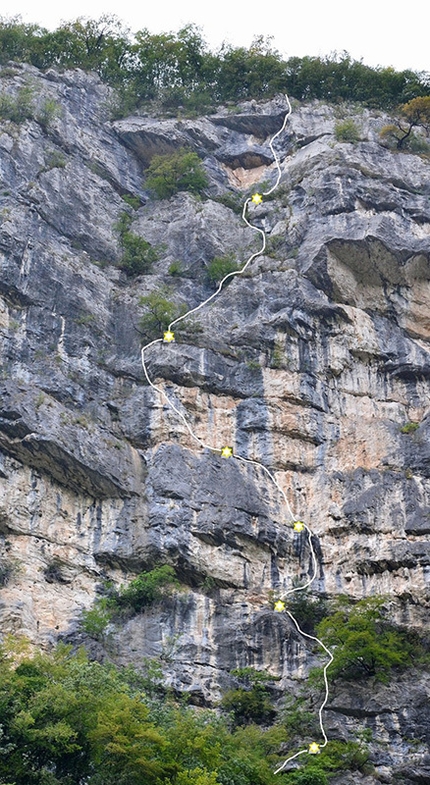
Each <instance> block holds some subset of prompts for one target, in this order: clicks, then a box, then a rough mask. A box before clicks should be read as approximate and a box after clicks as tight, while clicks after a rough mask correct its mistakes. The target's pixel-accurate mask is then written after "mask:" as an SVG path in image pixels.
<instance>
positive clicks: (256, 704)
mask: <svg viewBox="0 0 430 785" xmlns="http://www.w3.org/2000/svg"><path fill="white" fill-rule="evenodd" d="M231 673H232V676H236V678H237V679H238V680H239V684H240V686H239V687H238V688H237V689H232V690H229V691H228V692H226V694H225V695H224V697H223V698H222V700H221V707H222V708H223V709H224V711H226V712H229V713H231V715H232V718H233V721H234V723H235V724H236V725H246V724H248V723H250V722H253V723H257V724H261V723H267V722H270V721H271V720H273V718H274V717H275V715H276V712H275V710H274V708H273V704H272V702H271V700H270V694H269V691H268V689H267V685H268V682H270V681H273V678H271V677H270V676H267V674H265V673H261V672H260V671H256V670H255V669H254V668H240V669H238V670H234V671H231Z"/></svg>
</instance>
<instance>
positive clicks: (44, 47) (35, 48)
mask: <svg viewBox="0 0 430 785" xmlns="http://www.w3.org/2000/svg"><path fill="white" fill-rule="evenodd" d="M9 60H14V61H18V62H27V63H31V64H32V65H34V66H36V67H37V68H41V69H46V68H50V67H51V66H54V67H57V68H83V69H84V70H91V71H96V72H97V73H98V74H99V75H100V77H101V78H102V79H103V80H104V81H106V82H107V83H108V84H110V85H112V86H114V87H115V88H117V89H118V91H117V96H118V97H117V100H116V107H115V113H116V116H117V117H118V116H123V115H124V114H126V113H130V112H132V111H133V110H135V109H136V108H139V107H141V106H143V105H144V104H145V103H147V102H151V101H157V104H158V106H161V107H163V108H164V110H165V111H167V112H169V113H176V114H177V113H185V114H189V115H192V114H196V113H198V112H200V113H201V112H209V111H212V109H213V108H214V107H215V106H216V105H217V104H219V103H222V102H226V101H228V102H232V103H233V104H236V103H237V102H238V101H240V100H243V99H248V98H270V97H272V96H274V95H276V94H277V93H279V92H285V91H286V92H288V93H289V95H291V96H294V97H295V98H297V99H298V100H312V99H321V100H324V101H332V102H343V101H350V102H351V101H352V102H359V103H365V104H367V105H369V106H375V107H380V108H382V107H395V106H398V105H399V104H403V105H405V104H408V103H409V102H410V101H411V100H413V99H416V98H420V97H424V98H425V97H426V96H427V93H428V75H427V74H425V73H424V74H419V73H416V72H414V71H410V70H405V71H400V72H399V71H395V70H394V69H393V68H381V67H377V68H371V67H369V66H366V65H364V64H363V63H362V62H361V61H357V60H353V59H352V58H351V57H350V56H349V55H348V54H347V53H346V52H343V53H341V54H339V55H338V54H335V55H330V56H328V57H290V58H289V59H287V60H284V59H283V58H282V56H281V54H280V53H279V52H278V51H276V49H274V48H273V46H272V44H271V40H270V38H264V37H263V36H258V37H256V38H255V39H254V41H253V42H252V44H251V46H250V47H249V48H246V47H232V46H229V45H226V44H223V45H222V46H221V48H220V49H219V50H218V51H215V52H211V51H209V50H208V47H207V44H206V42H205V41H204V39H203V38H202V35H201V32H200V30H199V29H198V28H197V27H196V26H195V25H186V26H185V27H183V28H181V29H180V30H179V31H178V32H177V33H157V34H155V35H154V34H151V33H150V32H149V30H147V29H143V30H140V31H137V32H136V33H135V35H132V34H131V33H130V31H129V30H128V29H126V28H125V27H124V26H123V25H122V24H121V22H120V21H119V20H118V19H117V18H116V17H114V16H109V15H103V16H102V17H101V18H100V19H98V20H94V19H83V18H80V19H76V20H75V21H71V22H65V23H63V24H61V25H60V26H59V27H58V28H57V29H56V30H54V31H48V30H46V29H45V28H43V27H39V26H38V25H32V24H25V23H23V22H22V21H21V20H20V19H19V18H18V17H15V18H14V19H0V65H1V64H6V63H7V62H8V61H9ZM4 70H5V69H4ZM233 111H235V109H234V108H233Z"/></svg>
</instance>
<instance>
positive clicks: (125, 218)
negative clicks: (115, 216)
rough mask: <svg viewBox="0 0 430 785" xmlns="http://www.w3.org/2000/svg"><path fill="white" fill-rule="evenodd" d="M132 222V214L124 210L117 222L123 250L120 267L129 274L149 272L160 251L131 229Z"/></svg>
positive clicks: (116, 227)
mask: <svg viewBox="0 0 430 785" xmlns="http://www.w3.org/2000/svg"><path fill="white" fill-rule="evenodd" d="M131 223H132V218H131V216H130V215H129V214H128V213H126V212H124V213H121V215H120V218H119V220H118V221H117V223H116V224H115V229H116V230H117V232H118V233H119V237H120V243H121V248H122V250H123V255H122V257H121V261H120V262H119V264H118V267H119V268H120V269H121V270H124V272H125V273H127V275H129V276H134V275H142V274H144V273H148V272H149V271H150V269H151V267H152V265H153V263H154V262H156V261H157V259H158V252H157V251H156V249H155V248H153V247H152V245H151V244H150V243H148V242H147V240H144V238H143V237H139V235H138V234H135V233H134V232H131V231H130V226H131Z"/></svg>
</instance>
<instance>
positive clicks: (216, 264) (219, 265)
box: [206, 253, 239, 284]
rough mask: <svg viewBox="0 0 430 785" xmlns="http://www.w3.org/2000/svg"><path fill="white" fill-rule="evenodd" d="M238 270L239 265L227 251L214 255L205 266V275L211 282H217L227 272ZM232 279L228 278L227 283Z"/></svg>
mask: <svg viewBox="0 0 430 785" xmlns="http://www.w3.org/2000/svg"><path fill="white" fill-rule="evenodd" d="M236 270H239V265H238V263H237V262H236V260H235V258H234V254H232V253H229V254H226V255H225V256H215V257H214V258H213V259H212V260H211V261H210V262H209V264H208V266H207V267H206V275H207V277H208V279H209V281H210V282H211V283H213V284H218V283H219V282H220V281H222V279H223V278H224V277H225V276H226V275H228V274H229V273H233V272H235V271H236ZM231 280H232V279H231V278H230V279H228V280H227V281H226V283H229V281H231Z"/></svg>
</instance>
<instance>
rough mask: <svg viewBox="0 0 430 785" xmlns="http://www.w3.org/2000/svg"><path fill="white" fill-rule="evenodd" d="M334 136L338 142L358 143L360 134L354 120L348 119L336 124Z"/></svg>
mask: <svg viewBox="0 0 430 785" xmlns="http://www.w3.org/2000/svg"><path fill="white" fill-rule="evenodd" d="M334 135H335V137H336V139H337V141H338V142H358V141H359V140H360V132H359V130H358V128H357V126H356V124H355V123H354V120H351V119H350V118H348V119H347V120H343V121H342V122H338V123H336V125H335V127H334Z"/></svg>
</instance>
